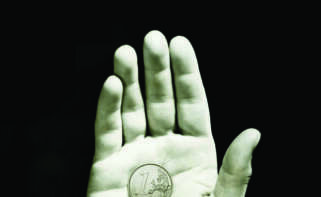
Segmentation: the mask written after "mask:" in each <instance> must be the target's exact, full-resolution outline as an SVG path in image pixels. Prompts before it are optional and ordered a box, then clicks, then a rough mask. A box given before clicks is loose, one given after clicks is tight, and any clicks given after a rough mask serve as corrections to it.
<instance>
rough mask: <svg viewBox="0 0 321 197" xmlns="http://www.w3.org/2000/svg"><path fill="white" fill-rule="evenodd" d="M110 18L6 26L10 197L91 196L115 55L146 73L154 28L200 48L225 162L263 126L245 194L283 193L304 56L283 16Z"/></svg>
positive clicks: (25, 21)
mask: <svg viewBox="0 0 321 197" xmlns="http://www.w3.org/2000/svg"><path fill="white" fill-rule="evenodd" d="M109 17H110V16H109ZM107 18H108V17H106V18H102V19H103V20H101V21H99V22H97V21H95V20H93V21H91V20H86V18H78V20H70V19H65V18H59V19H57V18H56V17H54V16H53V17H48V18H44V19H42V18H41V16H39V15H37V16H34V17H28V18H24V17H20V18H19V20H18V23H15V24H10V25H9V26H10V27H11V28H15V30H14V31H10V34H11V35H10V37H8V39H7V41H8V42H9V44H8V47H7V48H6V53H5V54H4V55H5V56H6V58H8V59H9V62H8V63H7V65H8V67H9V73H10V75H9V77H8V78H6V80H5V81H4V82H3V85H4V91H5V94H4V95H5V96H4V99H5V102H4V105H5V106H4V107H3V111H4V113H5V114H6V116H5V119H4V124H3V128H4V130H5V131H6V132H5V135H4V138H3V139H5V140H3V144H4V147H5V148H4V149H5V150H7V153H8V155H6V158H5V160H4V161H9V162H7V163H9V165H10V166H11V167H13V169H12V170H11V168H10V170H5V171H6V173H7V174H8V178H7V179H6V180H8V181H6V182H7V183H9V186H10V187H7V188H6V189H7V190H8V191H9V192H10V193H11V194H12V196H15V195H14V194H15V193H18V192H21V191H22V192H23V193H24V194H27V195H23V196H85V193H86V187H87V182H88V175H89V169H90V166H91V161H92V157H93V151H94V150H93V148H94V127H93V126H94V118H95V110H96V104H97V99H98V96H99V92H100V88H101V87H102V84H103V82H104V80H105V79H106V78H107V77H108V76H109V75H110V74H112V71H113V53H114V51H115V50H116V48H117V47H119V46H121V45H123V44H129V45H131V46H133V47H134V48H135V49H136V51H137V54H138V56H139V59H138V60H139V66H140V67H139V68H140V71H142V68H143V67H142V64H143V62H142V43H143V38H144V36H145V34H146V33H148V32H149V31H150V30H154V29H157V30H160V31H161V32H163V33H164V34H165V36H166V37H167V39H168V41H169V40H170V39H171V38H172V37H174V36H176V35H184V36H186V37H187V38H188V39H189V40H190V41H191V42H192V44H193V46H194V49H195V51H196V55H197V57H198V61H199V66H200V71H201V75H202V78H203V82H204V86H205V89H206V92H207V96H208V101H209V106H210V112H211V119H212V129H213V135H214V138H215V142H216V146H217V151H218V162H219V165H220V164H221V161H222V158H223V155H224V153H225V151H226V149H227V147H228V145H229V144H230V143H231V141H232V140H233V139H234V138H235V137H236V136H237V135H238V134H239V133H240V132H241V131H243V130H244V129H246V128H249V127H254V128H257V129H258V130H260V131H261V133H262V138H261V142H260V144H259V146H258V147H257V149H256V150H255V154H254V157H253V172H254V174H253V176H252V179H251V181H250V185H249V188H248V195H247V196H261V195H262V193H264V194H267V195H268V194H271V195H273V196H274V194H275V191H278V192H280V191H282V190H287V189H285V188H284V185H283V181H284V177H283V175H284V174H285V170H286V168H287V167H288V164H286V162H285V163H284V162H281V161H280V160H281V159H283V160H284V159H285V160H286V158H287V157H288V156H289V154H290V152H288V151H287V150H288V147H287V146H286V143H284V141H282V140H281V138H282V137H283V136H288V135H289V132H288V129H287V127H288V125H290V121H289V118H288V116H289V114H291V113H292V112H293V111H294V109H293V105H292V103H291V102H289V98H292V95H295V94H296V93H295V90H296V89H297V87H298V84H299V83H297V80H298V81H300V80H301V79H300V75H299V76H298V75H296V73H297V72H296V71H297V70H296V69H295V68H294V67H293V64H294V63H297V61H300V59H299V58H298V57H297V54H296V53H293V52H294V51H295V48H296V44H297V43H293V42H292V41H293V39H294V38H295V36H294V35H292V33H291V31H289V30H288V28H289V25H290V22H289V21H288V20H287V18H286V17H285V18H279V17H273V14H271V13H265V14H260V13H259V12H258V13H256V15H251V14H246V13H243V15H242V14H235V15H233V14H232V13H226V14H225V15H224V14H223V15H220V16H218V15H213V16H211V14H209V15H208V16H206V17H204V18H196V19H195V18H193V17H190V18H184V17H179V16H178V17H177V18H170V19H167V18H162V20H159V21H154V22H152V21H151V20H146V21H142V20H138V19H134V18H131V17H130V16H126V17H124V18H122V19H119V20H118V19H117V20H116V19H113V20H108V19H107ZM147 18H148V17H147ZM141 73H142V72H141ZM141 77H143V75H141ZM301 77H302V76H301ZM294 78H295V80H294ZM142 79H143V78H141V81H142V82H143V80H142ZM292 124H293V123H292ZM280 147H282V148H280ZM5 169H6V168H5ZM281 171H282V173H283V175H282V176H280V173H279V172H281ZM16 172H17V173H16ZM17 185H19V187H17ZM20 185H21V186H20ZM272 186H273V187H272ZM17 188H18V189H17ZM280 188H282V189H280Z"/></svg>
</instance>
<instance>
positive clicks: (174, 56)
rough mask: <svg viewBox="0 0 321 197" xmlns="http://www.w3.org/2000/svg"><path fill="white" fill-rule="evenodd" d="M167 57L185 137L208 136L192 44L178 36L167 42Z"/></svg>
mask: <svg viewBox="0 0 321 197" xmlns="http://www.w3.org/2000/svg"><path fill="white" fill-rule="evenodd" d="M170 56H171V61H172V67H173V71H174V81H175V91H176V108H177V117H178V126H179V128H180V130H181V131H182V132H183V134H187V135H209V136H211V125H210V117H209V109H208V104H207V99H206V95H205V90H204V87H203V83H202V80H201V75H200V72H199V69H198V64H197V60H196V55H195V53H194V50H193V47H192V45H191V44H190V42H189V41H188V40H187V39H186V38H185V37H182V36H177V37H175V38H173V39H172V41H171V43H170Z"/></svg>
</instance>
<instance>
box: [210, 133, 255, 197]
mask: <svg viewBox="0 0 321 197" xmlns="http://www.w3.org/2000/svg"><path fill="white" fill-rule="evenodd" d="M259 140H260V133H259V132H258V131H257V130H255V129H247V130H245V131H244V132H242V133H241V134H240V135H239V136H238V137H237V138H236V139H235V140H234V141H233V142H232V144H231V145H230V147H229V148H228V150H227V151H226V154H225V156H224V159H223V164H222V167H221V169H220V172H219V176H218V179H217V183H216V187H215V190H214V195H215V196H217V197H243V196H245V192H246V188H247V185H248V182H249V180H250V176H251V174H252V168H251V159H252V152H253V150H254V148H255V147H256V146H257V144H258V142H259Z"/></svg>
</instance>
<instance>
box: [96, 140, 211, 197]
mask: <svg viewBox="0 0 321 197" xmlns="http://www.w3.org/2000/svg"><path fill="white" fill-rule="evenodd" d="M148 163H153V164H159V165H161V166H163V167H164V168H165V169H167V170H168V172H169V173H170V175H171V177H172V180H173V185H174V187H173V194H172V196H173V197H176V196H186V197H188V196H201V195H200V194H206V193H210V192H211V191H213V189H214V185H215V180H216V178H217V166H216V157H215V148H214V143H213V142H211V141H210V140H208V139H207V138H199V137H191V136H181V135H180V134H169V135H166V136H160V137H148V138H145V139H139V140H136V141H135V142H132V143H130V144H127V145H125V146H124V147H123V148H122V150H120V152H118V153H115V154H114V155H112V156H110V157H108V158H106V159H104V160H102V161H100V162H98V163H96V164H95V165H96V167H95V170H96V171H95V173H96V174H97V177H96V179H97V180H105V181H103V182H101V183H99V184H100V185H101V187H102V188H105V190H102V191H101V192H99V193H101V194H104V195H105V196H118V195H119V196H124V197H125V196H127V184H128V180H129V176H130V174H131V172H133V170H134V169H135V168H137V167H138V166H141V165H143V164H148ZM111 177H112V179H111Z"/></svg>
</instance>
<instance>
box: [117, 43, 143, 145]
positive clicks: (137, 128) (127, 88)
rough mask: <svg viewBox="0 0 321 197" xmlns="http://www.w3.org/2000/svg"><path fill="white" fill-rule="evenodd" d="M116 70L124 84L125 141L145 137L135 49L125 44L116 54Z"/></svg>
mask: <svg viewBox="0 0 321 197" xmlns="http://www.w3.org/2000/svg"><path fill="white" fill-rule="evenodd" d="M114 71H115V74H116V75H118V76H119V77H120V78H121V80H122V82H123V85H124V94H123V103H122V123H123V133H124V138H125V143H128V142H131V141H133V140H134V139H137V137H144V135H145V130H146V120H145V110H144V104H143V98H142V95H141V91H140V87H139V82H138V66H137V55H136V53H135V50H134V49H133V48H132V47H130V46H128V45H124V46H122V47H120V48H118V49H117V50H116V52H115V55H114Z"/></svg>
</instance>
